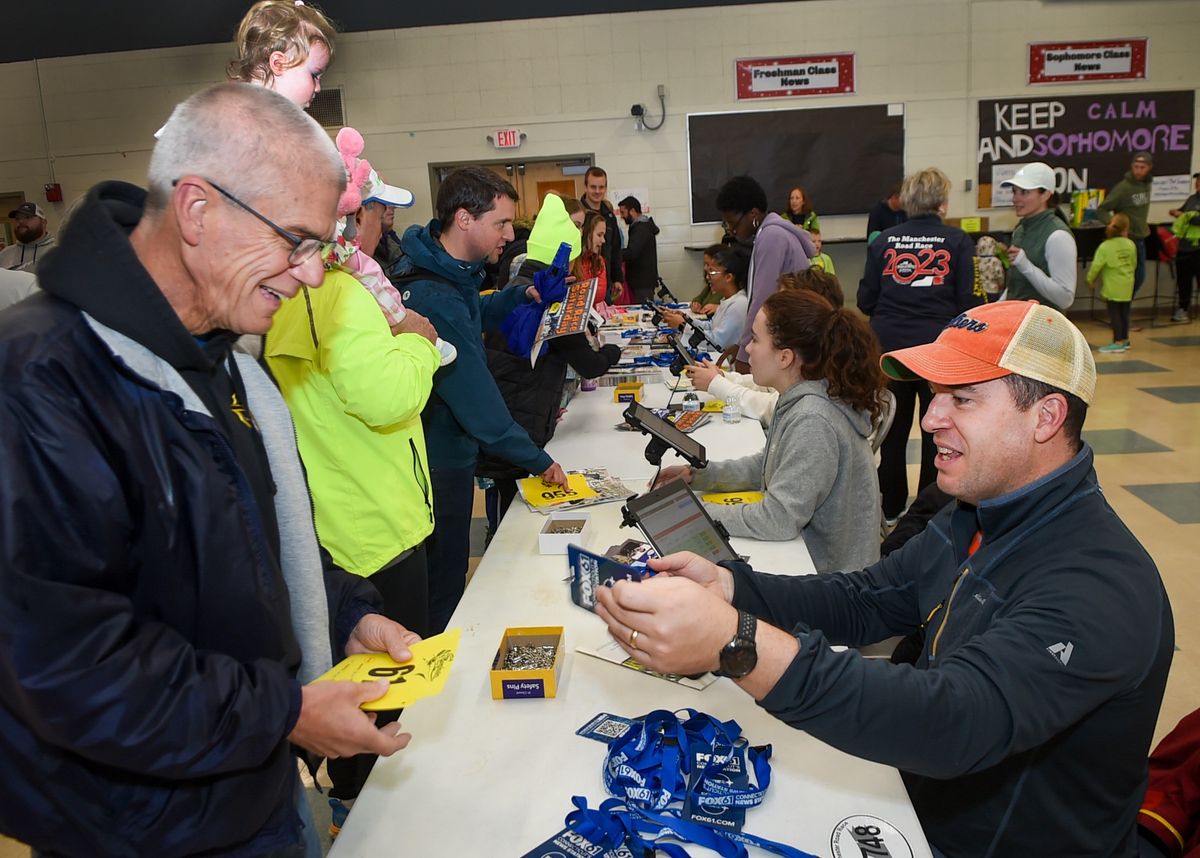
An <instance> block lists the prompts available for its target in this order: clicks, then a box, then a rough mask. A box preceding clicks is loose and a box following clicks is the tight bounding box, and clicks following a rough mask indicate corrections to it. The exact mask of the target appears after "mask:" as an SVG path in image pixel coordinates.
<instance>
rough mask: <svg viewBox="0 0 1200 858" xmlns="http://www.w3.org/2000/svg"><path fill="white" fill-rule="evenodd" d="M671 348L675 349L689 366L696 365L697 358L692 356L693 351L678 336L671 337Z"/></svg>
mask: <svg viewBox="0 0 1200 858" xmlns="http://www.w3.org/2000/svg"><path fill="white" fill-rule="evenodd" d="M671 348H673V349H675V353H676V354H677V355H679V356H680V357H681V358H683V362H684V363H686V364H687V365H688V366H695V365H696V359H695V358H693V357H692V353H691V352H689V351H688V350H687V346H685V345H684V344H683V343H681V342H680V341H679V337H678V336H674V337H671Z"/></svg>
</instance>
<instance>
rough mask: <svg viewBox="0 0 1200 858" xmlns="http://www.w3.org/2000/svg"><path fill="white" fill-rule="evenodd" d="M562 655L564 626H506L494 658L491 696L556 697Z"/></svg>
mask: <svg viewBox="0 0 1200 858" xmlns="http://www.w3.org/2000/svg"><path fill="white" fill-rule="evenodd" d="M563 658H564V651H563V627H562V626H520V627H515V628H508V629H505V630H504V636H503V637H502V638H500V648H499V649H497V650H496V658H495V659H493V660H492V699H493V700H515V699H521V698H530V697H553V696H554V695H555V694H556V693H557V692H558V679H559V677H560V676H561V675H562V666H563Z"/></svg>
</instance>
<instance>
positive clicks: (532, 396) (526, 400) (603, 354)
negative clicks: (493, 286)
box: [475, 260, 621, 480]
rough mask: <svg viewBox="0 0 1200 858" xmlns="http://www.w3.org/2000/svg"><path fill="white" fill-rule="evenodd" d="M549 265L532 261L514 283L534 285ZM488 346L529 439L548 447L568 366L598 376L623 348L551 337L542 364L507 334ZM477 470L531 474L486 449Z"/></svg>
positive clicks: (494, 334)
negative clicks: (515, 349)
mask: <svg viewBox="0 0 1200 858" xmlns="http://www.w3.org/2000/svg"><path fill="white" fill-rule="evenodd" d="M544 267H545V264H544V263H536V262H531V261H530V260H526V261H525V263H524V265H523V266H522V268H521V273H520V274H518V275H517V276H516V277H514V278H513V279H512V280H511V281H510V284H518V283H519V284H522V286H528V285H529V284H530V283H532V282H533V280H532V274H533V272H534V271H535V270H537V269H539V268H544ZM484 349H485V351H486V353H487V363H488V369H489V370H490V371H491V373H492V377H493V378H494V379H495V380H496V387H498V388H499V389H500V395H501V396H503V397H504V404H505V405H507V406H508V411H509V413H510V414H511V415H512V418H513V420H515V421H516V422H517V424H518V425H519V426H520V427H521V428H522V429H524V430H525V431H526V432H528V433H529V439H530V440H531V441H533V443H534V444H536V445H537V446H538V447H542V448H545V446H546V445H547V444H549V443H550V439H551V438H553V437H554V430H555V428H556V427H557V426H558V411H559V406H560V405H561V404H562V397H563V385H564V384H565V383H566V378H567V367H568V366H569V367H571V368H572V369H574V370H575V371H576V372H577V373H579V375H580V376H581V377H583V378H596V377H597V376H601V375H604V373H606V372H608V370H609V369H610V368H611V367H612V366H613V365H614V364H615V363H616V362H617V360H618V359H619V358H620V356H621V350H620V349H619V348H618V347H617V346H613V345H607V346H604V347H603V348H601V349H600V351H596V350H595V349H593V348H592V346H591V344H590V343H588V341H587V338H586V337H584V335H583V334H571V335H569V336H565V337H556V338H555V339H552V340H550V342H549V344H548V346H547V348H546V353H545V354H544V355H542V356H541V357H539V358H538V362H537V366H536V367H531V366H530V365H529V355H515V354H512V353H511V352H510V351H509V350H508V343H507V342H506V341H505V339H504V335H503V334H502V333H500V332H499V331H491V332H489V333H488V334H486V335H485V336H484ZM475 473H476V475H477V476H480V477H490V478H491V479H494V480H519V479H521V478H522V477H526V476H528V475H529V472H528V471H527V470H525V469H523V468H519V467H516V466H515V465H512V464H510V463H508V462H506V461H505V460H503V459H501V458H499V457H498V456H491V455H488V454H487V453H485V452H483V451H482V450H481V451H480V456H479V463H478V465H476V467H475Z"/></svg>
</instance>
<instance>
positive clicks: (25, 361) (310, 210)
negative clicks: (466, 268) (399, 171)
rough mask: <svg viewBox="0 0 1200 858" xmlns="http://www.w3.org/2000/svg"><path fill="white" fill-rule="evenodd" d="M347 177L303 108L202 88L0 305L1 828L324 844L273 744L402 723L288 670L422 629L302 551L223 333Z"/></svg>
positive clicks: (250, 309)
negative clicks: (144, 163)
mask: <svg viewBox="0 0 1200 858" xmlns="http://www.w3.org/2000/svg"><path fill="white" fill-rule="evenodd" d="M344 184H345V172H344V168H343V167H342V163H341V160H340V158H339V157H338V155H337V152H336V151H335V150H334V148H333V146H332V144H331V143H330V141H329V138H328V137H327V136H326V135H325V134H324V132H322V130H321V128H320V127H319V126H318V125H317V124H316V123H315V122H314V121H313V120H312V119H310V118H309V117H307V116H305V115H304V114H303V113H302V112H301V111H300V110H299V109H298V108H296V107H295V106H293V105H292V104H290V103H289V102H287V101H286V100H285V99H283V98H282V97H281V96H279V95H278V94H276V93H274V92H271V91H270V90H267V89H264V88H262V87H252V86H246V85H244V84H221V85H218V86H215V87H212V88H209V89H207V90H205V91H203V92H201V93H199V94H197V95H195V96H193V97H192V98H190V99H188V100H187V101H186V102H184V103H183V104H181V105H180V106H179V107H178V108H176V110H175V112H174V114H173V115H172V117H171V120H170V121H169V122H168V123H167V125H166V127H165V128H164V129H163V132H162V134H161V136H160V138H159V140H158V143H157V144H156V146H155V149H154V153H153V155H152V156H151V159H150V170H149V191H148V192H145V191H142V190H141V189H139V188H137V187H134V186H132V185H128V184H124V183H120V182H106V183H103V184H101V185H98V186H96V187H95V188H93V189H92V190H91V191H90V192H89V193H88V195H87V197H86V199H85V201H84V202H83V204H82V206H81V208H80V209H79V211H78V213H77V214H76V215H75V216H74V217H73V218H72V219H71V221H70V222H69V223H68V225H67V227H66V228H65V230H64V231H63V233H62V235H61V241H60V244H59V247H58V249H57V250H56V251H55V252H54V253H53V254H50V255H49V256H48V257H47V258H46V262H45V264H44V265H43V266H42V267H41V269H40V272H39V273H40V280H41V286H42V288H43V289H44V294H40V295H35V296H33V297H31V298H29V299H27V300H25V301H23V302H21V303H20V304H18V305H16V306H13V307H10V308H9V309H8V310H6V311H4V312H3V313H0V399H2V400H3V410H4V413H5V414H7V415H8V419H6V420H4V421H2V422H0V456H3V460H4V462H5V479H4V480H3V481H0V509H3V510H4V515H3V516H0V551H2V552H3V554H2V559H0V563H2V565H3V570H4V571H3V579H2V580H3V585H2V586H0V617H3V622H2V623H0V629H2V631H0V700H2V701H3V703H2V704H0V766H3V768H4V770H5V771H6V772H8V773H9V777H8V778H6V779H5V786H4V787H3V793H2V800H0V832H3V833H5V834H8V835H10V836H12V837H16V838H18V839H20V840H22V841H24V842H26V843H29V844H30V845H32V846H33V847H34V849H35V853H39V854H40V853H46V854H53V855H104V856H108V855H156V856H172V855H191V854H200V853H204V854H217V853H220V854H226V853H236V854H239V855H248V856H260V855H261V856H267V855H270V856H283V855H289V856H290V855H305V854H308V855H311V854H317V855H319V854H320V851H319V846H318V845H317V844H316V843H315V838H313V837H312V836H311V835H312V832H313V825H312V822H311V817H309V818H308V820H307V821H306V820H305V817H306V816H308V815H309V814H308V811H307V804H306V803H305V802H304V800H303V795H302V791H301V790H299V789H298V787H299V780H298V777H297V773H296V760H295V756H294V752H293V749H292V747H291V746H292V745H294V746H298V747H299V748H301V749H304V750H306V751H308V752H310V753H312V754H315V755H322V756H329V757H337V756H345V755H350V754H357V753H362V752H371V753H376V754H391V753H394V752H395V751H397V750H399V749H400V748H402V747H404V745H406V744H407V741H408V737H407V736H406V735H403V734H400V735H398V733H397V729H396V726H395V725H394V724H392V725H387V726H386V727H383V728H378V727H376V726H375V724H374V723H373V721H372V719H371V718H370V717H368V716H367V715H366V714H365V713H363V712H362V710H361V709H360V708H359V706H360V704H361V703H362V702H364V701H366V700H369V699H373V698H375V697H378V696H380V695H381V694H382V693H383V691H384V690H385V688H386V686H383V687H380V685H381V684H380V683H371V684H369V685H357V684H354V683H349V682H330V683H318V684H316V685H308V684H305V683H308V682H309V681H310V680H312V679H314V678H316V677H317V676H319V675H320V674H321V673H323V672H324V671H325V670H327V669H328V668H329V666H330V664H331V663H332V662H333V661H337V660H340V659H341V658H342V657H343V656H344V655H346V654H352V653H359V652H369V651H387V652H389V653H391V655H392V656H393V657H394V658H397V659H400V660H403V659H407V658H409V657H411V653H410V652H409V651H408V649H407V646H408V644H409V643H411V642H413V641H414V640H415V636H414V635H411V634H410V633H408V632H407V631H406V630H405V629H404V628H403V627H402V626H400V625H398V624H396V623H395V622H393V621H391V620H388V619H386V618H385V617H383V616H382V615H381V614H380V613H379V612H378V610H379V605H380V602H379V597H378V594H377V593H375V592H374V589H373V588H372V587H371V586H370V585H369V584H367V583H365V582H363V581H362V580H361V579H359V578H357V577H355V576H352V575H349V574H347V573H342V572H340V571H338V570H332V569H331V570H328V571H326V570H323V569H322V566H321V562H320V559H319V555H318V550H317V543H316V539H315V536H314V534H313V528H312V508H311V506H310V505H309V500H308V495H307V492H306V490H305V487H304V478H303V473H302V471H301V468H300V465H299V459H298V457H297V455H296V447H295V435H294V431H293V429H292V425H291V421H290V419H289V418H288V414H287V409H286V408H285V406H284V404H283V400H282V399H281V398H280V397H279V395H278V393H277V391H276V390H275V389H274V386H273V385H272V384H271V383H270V381H269V379H268V378H267V377H266V375H265V373H264V372H263V371H262V370H261V369H260V368H259V367H258V366H257V365H256V364H255V363H254V361H253V360H249V359H247V358H246V356H245V355H240V354H234V353H233V352H232V345H233V342H234V340H235V339H236V337H237V336H238V335H239V334H244V333H252V334H261V333H263V332H265V331H266V330H267V328H268V327H269V326H270V325H271V320H272V317H273V316H274V314H275V311H276V310H277V309H278V308H279V306H280V303H281V302H282V301H283V300H285V299H288V298H291V297H292V296H294V295H296V294H297V293H298V292H299V291H300V288H301V286H302V285H304V284H319V283H320V282H321V280H322V277H323V274H324V271H323V266H322V263H321V257H320V254H319V252H318V251H319V250H320V249H321V245H322V244H323V243H324V242H326V241H327V240H328V239H329V238H330V237H331V235H332V234H333V229H334V216H335V211H336V205H337V200H338V197H339V195H340V194H341V192H342V189H343V187H344ZM331 641H332V643H333V648H332V651H331Z"/></svg>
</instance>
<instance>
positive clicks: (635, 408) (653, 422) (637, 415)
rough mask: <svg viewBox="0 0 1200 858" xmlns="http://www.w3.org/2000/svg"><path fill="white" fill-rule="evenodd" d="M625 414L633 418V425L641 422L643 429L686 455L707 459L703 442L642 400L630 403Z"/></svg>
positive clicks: (696, 458)
mask: <svg viewBox="0 0 1200 858" xmlns="http://www.w3.org/2000/svg"><path fill="white" fill-rule="evenodd" d="M625 416H626V419H628V418H630V417H632V418H633V420H631V421H630V423H631V425H634V426H635V427H636V426H637V425H638V424H641V427H642V428H643V429H645V430H646V431H647V432H649V433H650V434H651V435H653V436H654V437H656V438H661V439H662V440H663V441H666V442H667V444H669V445H670V446H671V447H673V448H674V449H676V450H678V451H679V452H680V453H682V454H684V456H685V457H691V459H693V460H694V461H698V462H706V461H707V458H706V451H705V449H704V445H703V444H701V443H700V442H699V441H697V440H696V439H695V438H692V437H691V436H690V435H687V434H685V433H684V432H681V431H680V430H678V429H676V428H675V427H674V426H672V425H671V424H670V423H668V422H667V421H666V420H663V419H662V418H661V417H659V416H658V415H657V414H655V413H654V412H653V411H651V410H650V409H649V408H646V407H645V406H643V405H642V404H641V403H640V402H631V403H629V407H628V408H627V409H625Z"/></svg>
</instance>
